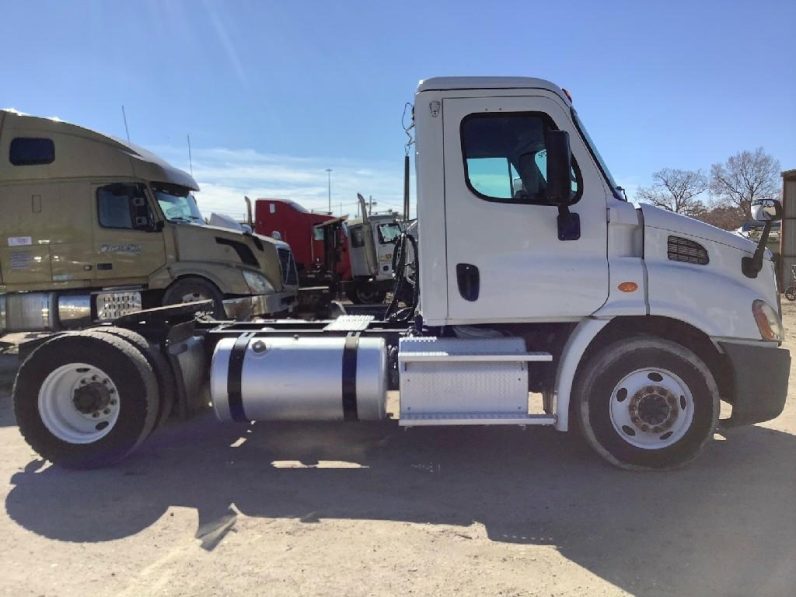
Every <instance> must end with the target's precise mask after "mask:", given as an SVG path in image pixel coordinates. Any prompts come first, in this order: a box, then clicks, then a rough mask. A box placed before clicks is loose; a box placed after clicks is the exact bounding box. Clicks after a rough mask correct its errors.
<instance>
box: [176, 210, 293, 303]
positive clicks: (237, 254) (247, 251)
mask: <svg viewBox="0 0 796 597" xmlns="http://www.w3.org/2000/svg"><path fill="white" fill-rule="evenodd" d="M170 226H173V228H174V236H175V239H176V241H177V252H178V254H179V257H180V259H181V260H185V261H200V262H213V263H223V264H226V265H230V266H232V267H237V268H241V267H243V268H246V269H256V270H259V271H260V272H261V273H263V274H264V275H265V277H266V278H267V279H268V282H269V283H270V284H271V286H273V287H274V289H276V290H281V288H282V270H281V268H280V265H279V256H278V254H277V250H276V249H277V246H280V244H278V243H277V241H275V240H274V239H272V238H269V237H267V236H261V235H254V234H244V233H242V232H237V231H235V230H230V229H229V228H221V227H218V226H195V225H191V224H170Z"/></svg>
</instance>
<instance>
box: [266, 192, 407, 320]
mask: <svg viewBox="0 0 796 597" xmlns="http://www.w3.org/2000/svg"><path fill="white" fill-rule="evenodd" d="M360 203H361V204H362V210H361V211H362V213H363V217H362V219H361V220H360V219H357V220H352V221H350V222H349V221H347V220H346V219H345V218H337V217H334V216H332V215H329V214H323V213H312V212H310V211H307V210H306V209H305V208H304V207H302V206H301V205H299V204H298V203H296V202H294V201H290V200H287V199H257V200H256V201H255V204H254V231H255V232H256V233H258V234H265V235H267V236H271V237H273V238H276V239H280V240H282V241H284V242H286V243H288V244H289V245H290V247H291V248H292V250H293V256H294V259H295V261H296V268H297V269H298V272H299V281H300V285H301V286H318V285H327V284H328V285H331V286H333V287H339V288H341V289H343V290H344V291H345V293H346V295H347V296H348V298H349V299H351V301H352V302H354V303H358V304H362V303H380V302H382V301H383V300H384V297H385V295H386V293H387V291H388V290H390V288H391V287H392V280H393V275H392V254H393V248H394V243H395V239H397V238H398V236H399V235H400V233H401V225H400V223H399V222H398V221H397V220H396V219H395V216H393V215H368V214H367V211H366V210H365V209H364V199H363V198H362V197H361V196H360ZM338 285H339V286H338Z"/></svg>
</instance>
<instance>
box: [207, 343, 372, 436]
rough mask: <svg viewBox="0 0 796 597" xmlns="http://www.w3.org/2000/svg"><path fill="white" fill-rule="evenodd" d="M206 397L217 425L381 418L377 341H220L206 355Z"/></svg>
mask: <svg viewBox="0 0 796 597" xmlns="http://www.w3.org/2000/svg"><path fill="white" fill-rule="evenodd" d="M210 393H211V397H212V401H213V408H214V409H215V412H216V416H217V417H218V418H219V420H221V421H232V420H237V421H342V420H378V419H383V418H384V405H385V400H386V395H387V346H386V344H385V342H384V339H383V338H363V337H356V338H354V337H351V338H345V337H325V338H311V337H300V336H299V337H291V338H270V337H254V338H251V337H245V336H239V337H237V338H224V339H223V340H221V341H220V342H219V343H218V344H217V345H216V348H215V351H214V352H213V362H212V365H211V370H210Z"/></svg>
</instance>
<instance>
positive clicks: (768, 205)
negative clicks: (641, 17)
mask: <svg viewBox="0 0 796 597" xmlns="http://www.w3.org/2000/svg"><path fill="white" fill-rule="evenodd" d="M414 128H415V133H416V155H415V167H416V178H417V214H418V222H417V226H418V234H417V235H414V234H411V235H410V234H405V233H404V234H402V236H401V238H400V240H399V243H398V247H397V248H398V250H399V251H400V257H399V258H398V261H397V271H396V273H397V276H398V279H397V288H396V292H395V296H396V297H404V298H403V299H402V300H403V302H402V303H400V304H398V303H399V301H398V299H394V300H393V303H392V304H390V305H389V307H387V308H386V310H385V312H384V314H383V316H381V317H380V318H373V317H371V316H352V315H342V316H340V317H338V318H337V319H335V320H329V321H312V322H308V321H296V320H271V321H265V322H251V323H235V322H221V321H219V322H212V321H207V320H197V319H195V318H194V317H193V314H192V307H191V306H190V305H188V306H182V307H173V308H165V309H161V310H155V311H148V312H143V313H141V314H138V315H136V316H135V317H126V318H120V319H119V320H117V322H116V324H115V325H114V326H110V327H98V328H95V329H94V330H93V331H87V332H79V333H72V334H62V335H57V336H55V337H53V338H51V339H49V340H47V341H44V342H40V343H33V344H31V345H29V346H28V347H26V348H25V349H24V350H23V353H24V355H23V356H24V361H23V362H22V365H21V367H20V370H19V373H18V376H17V380H16V385H15V390H14V404H15V410H16V415H17V421H18V423H19V427H20V430H21V431H22V433H23V435H24V436H25V438H26V439H27V440H28V442H29V443H30V445H31V446H32V447H33V448H34V449H35V450H36V451H37V452H38V453H39V454H41V455H42V456H43V457H44V458H46V459H49V460H51V461H53V462H55V463H56V464H60V465H63V466H66V467H78V468H81V467H92V466H100V465H104V464H108V463H112V462H115V461H117V460H119V459H121V458H123V457H124V456H126V455H127V454H129V453H130V452H131V451H132V450H134V449H135V448H136V446H138V445H139V444H140V443H141V441H143V439H144V438H145V437H146V436H147V435H148V434H149V433H150V432H151V431H152V430H153V428H154V427H155V426H156V425H157V424H158V423H159V422H160V421H162V420H163V419H164V418H165V417H166V416H168V414H169V412H170V410H171V408H172V406H171V405H172V403H174V404H176V405H177V407H178V408H179V409H180V411H181V412H183V413H185V412H190V411H191V410H192V409H193V408H201V407H202V406H203V405H205V404H206V403H207V398H204V396H207V394H205V393H203V391H206V392H208V393H209V400H210V402H212V405H213V408H214V410H215V413H216V415H217V416H218V418H219V419H220V420H222V421H241V422H244V421H252V420H266V421H273V420H338V421H357V420H363V421H368V420H377V419H382V418H384V417H385V416H386V412H385V411H386V409H385V403H386V393H387V390H388V389H395V390H400V396H399V407H398V412H397V413H394V415H395V416H397V418H398V423H399V424H400V425H402V426H407V427H412V426H429V425H513V426H535V425H539V426H549V427H553V428H554V429H556V430H558V431H561V432H568V431H572V430H574V429H578V430H579V431H580V432H581V433H582V434H583V435H584V437H585V438H586V440H587V441H588V443H589V444H590V445H591V446H592V448H594V450H595V451H596V452H597V453H598V454H599V455H600V456H602V457H603V458H605V459H606V460H608V461H609V462H611V463H612V464H614V465H617V466H620V467H624V468H632V469H665V468H671V467H677V466H681V465H684V464H686V463H688V462H689V461H691V460H692V459H693V458H694V457H695V456H696V455H697V453H698V452H699V451H700V449H701V448H702V447H703V446H704V445H705V444H706V443H707V442H708V441H709V440H710V439H711V438H712V436H713V433H714V431H715V430H716V429H717V427H718V426H719V424H721V425H726V426H732V425H743V424H752V423H756V422H759V421H765V420H768V419H772V418H774V417H776V416H777V415H778V414H779V413H780V412H781V411H782V409H783V406H784V403H785V399H786V395H787V384H788V376H789V371H790V354H789V352H788V351H787V350H785V349H783V348H781V346H780V345H781V342H782V339H783V330H782V323H781V317H780V312H779V304H778V293H777V288H776V283H775V279H774V267H773V263H772V261H771V256H770V253H767V252H766V251H765V247H763V246H761V245H758V246H756V245H755V243H753V242H751V241H749V240H747V239H744V238H740V237H738V236H736V235H734V234H731V233H729V232H725V231H722V230H719V229H717V228H714V227H712V226H709V225H706V224H704V223H701V222H698V221H696V220H692V219H689V218H687V217H684V216H681V215H677V214H674V213H671V212H667V211H664V210H661V209H656V208H654V207H651V206H647V205H643V206H641V207H635V206H634V205H632V204H630V203H628V202H627V201H626V200H624V199H623V197H622V195H621V194H620V193H619V192H618V191H617V188H616V184H615V183H614V181H613V180H612V178H611V175H610V173H609V171H608V168H607V166H606V165H605V164H604V162H603V161H602V159H601V158H600V155H599V153H598V152H597V149H596V147H595V145H594V143H593V142H592V140H591V139H590V138H589V137H588V135H587V134H586V131H585V129H584V127H583V124H582V123H581V121H580V119H579V118H578V115H577V113H576V112H575V110H574V108H573V106H572V102H571V100H570V98H569V96H568V94H567V93H566V92H565V91H563V90H562V89H560V88H559V87H557V86H556V85H554V84H552V83H550V82H547V81H543V80H540V79H532V78H506V77H472V78H468V77H464V78H434V79H429V80H426V81H422V82H421V83H420V86H419V87H418V90H417V94H416V97H415V103H414ZM780 210H781V206H780V205H779V203H778V202H776V201H768V202H763V203H759V204H757V205H755V206H754V212H755V217H756V218H757V219H759V220H761V221H766V222H767V226H768V227H770V223H771V221H773V220H776V219H777V218H778V217H779V213H780ZM418 239H419V240H418ZM410 249H411V250H410ZM408 255H412V256H413V261H414V262H413V263H410V262H409V261H410V259H409V258H408V257H407V256H408ZM407 289H409V291H408V292H407ZM538 394H540V395H541V399H540V400H539V401H538V402H537V401H535V400H533V399H529V396H533V395H538ZM720 401H725V402H726V403H728V404H729V405H731V407H732V414H731V416H730V417H729V418H728V419H726V420H724V421H721V423H720V421H719V405H720ZM164 402H165V403H166V404H167V406H166V407H164V406H163V405H164ZM535 456H536V457H538V456H539V455H534V454H529V455H528V457H529V458H533V457H535ZM543 457H549V455H548V454H545V455H543Z"/></svg>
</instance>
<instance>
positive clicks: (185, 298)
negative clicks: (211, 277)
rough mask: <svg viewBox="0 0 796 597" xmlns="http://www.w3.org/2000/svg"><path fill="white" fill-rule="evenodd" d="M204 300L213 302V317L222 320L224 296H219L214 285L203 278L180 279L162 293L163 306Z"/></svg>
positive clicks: (218, 291) (219, 292) (219, 293)
mask: <svg viewBox="0 0 796 597" xmlns="http://www.w3.org/2000/svg"><path fill="white" fill-rule="evenodd" d="M206 300H211V301H213V317H215V318H216V319H223V318H224V315H225V314H224V295H223V294H221V291H220V290H219V289H218V288H217V287H216V285H215V284H213V283H212V282H209V281H208V280H205V279H204V278H199V277H197V276H189V277H187V278H180V279H179V280H177V281H176V282H174V283H173V284H172V285H171V286H169V287H168V288H167V289H166V292H164V293H163V304H164V305H178V304H180V303H192V302H194V301H206Z"/></svg>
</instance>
